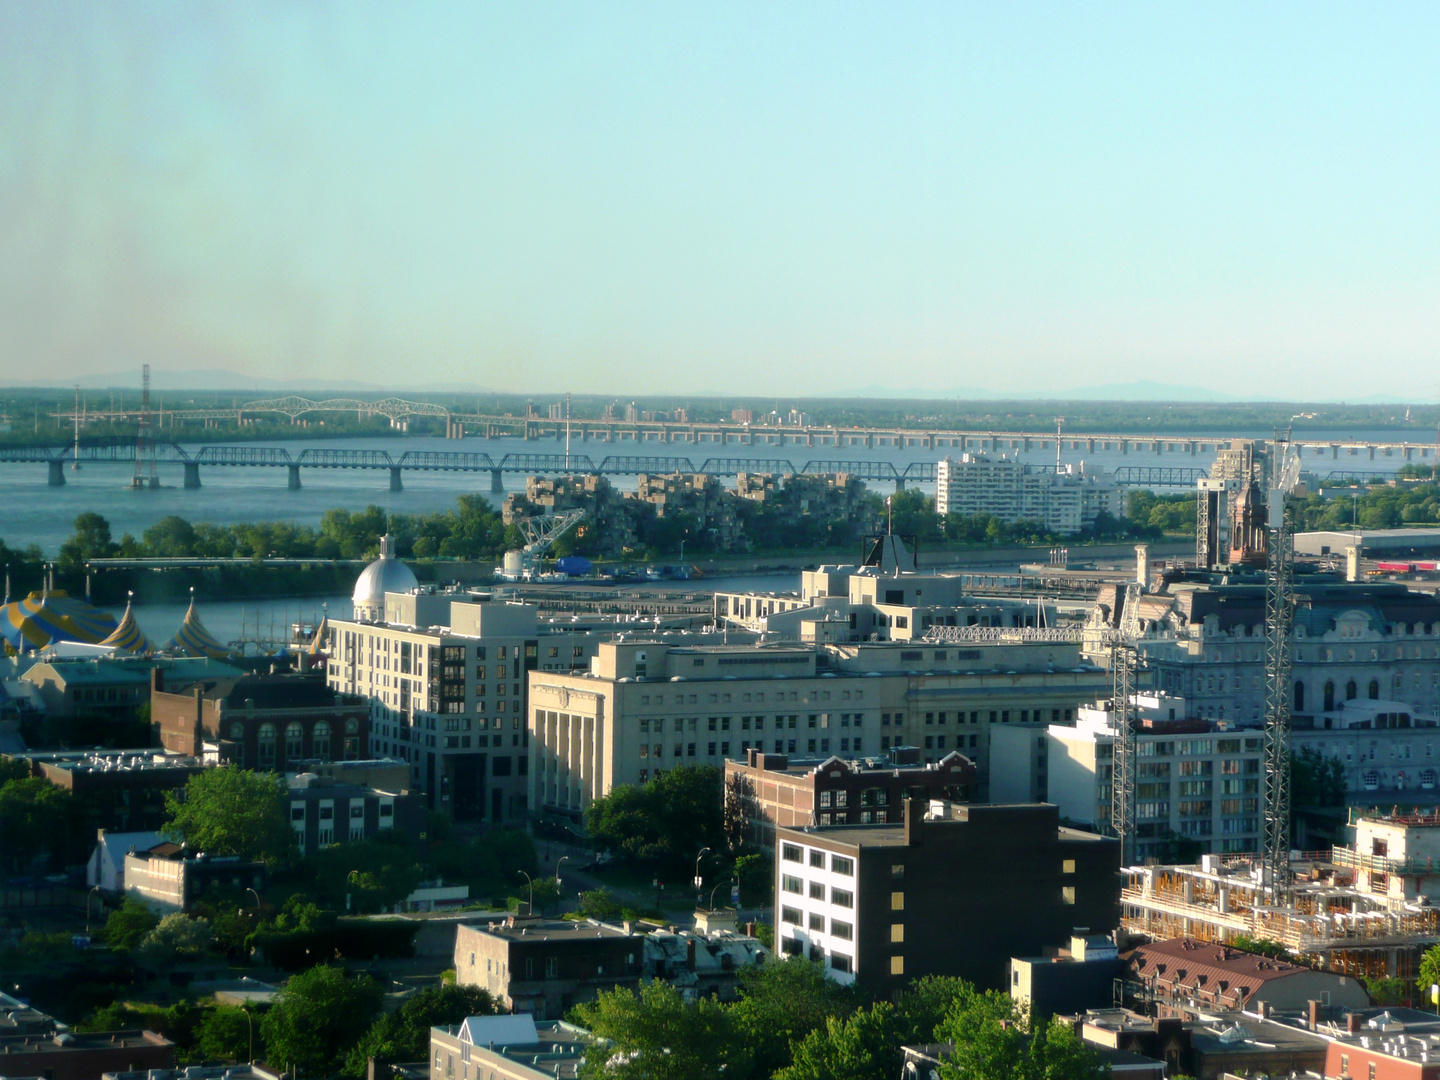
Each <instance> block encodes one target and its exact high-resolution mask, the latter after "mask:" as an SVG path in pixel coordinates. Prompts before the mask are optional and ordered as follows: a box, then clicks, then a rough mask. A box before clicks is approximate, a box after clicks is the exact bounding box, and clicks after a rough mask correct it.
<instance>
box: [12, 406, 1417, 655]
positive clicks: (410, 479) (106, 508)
mask: <svg viewBox="0 0 1440 1080" xmlns="http://www.w3.org/2000/svg"><path fill="white" fill-rule="evenodd" d="M1418 435H1419V433H1414V434H1412V433H1409V432H1406V433H1404V434H1401V433H1398V432H1395V431H1384V432H1381V431H1376V432H1345V433H1343V434H1342V435H1340V436H1339V437H1340V438H1344V439H1364V440H1376V441H1379V440H1386V441H1399V440H1401V439H1403V438H1407V437H1408V438H1411V439H1417V438H1418ZM1041 437H1043V436H1040V435H1037V436H1036V438H1037V439H1038V438H1041ZM1230 437H1252V438H1255V437H1264V436H1263V434H1262V433H1241V434H1240V435H1238V436H1200V435H1194V434H1188V435H1179V434H1177V435H1176V436H1175V438H1176V439H1181V438H1185V439H1195V438H1202V439H1203V438H1230ZM1328 437H1330V438H1335V437H1336V436H1335V435H1334V434H1333V433H1331V434H1329V435H1328ZM1295 438H1296V439H1297V440H1300V441H1304V439H1305V433H1303V432H1301V431H1298V430H1297V431H1296V433H1295ZM1320 438H1321V436H1316V441H1319V440H1320ZM245 445H247V446H261V445H269V446H282V447H284V448H286V449H287V450H289V452H290V454H291V456H292V457H295V456H298V454H299V452H300V451H301V450H303V449H304V448H306V447H307V446H314V447H322V448H324V449H328V450H347V449H355V450H385V451H387V452H389V454H390V455H391V456H392V457H398V456H399V455H400V454H402V453H404V452H405V451H407V450H414V451H420V450H438V451H455V450H470V451H484V452H486V453H488V454H489V455H490V456H491V457H492V458H493V459H495V460H496V461H498V460H499V459H500V458H501V457H502V456H503V455H504V454H506V453H555V452H557V451H559V450H561V449H562V446H561V445H559V444H557V443H556V442H554V441H553V440H550V439H544V440H537V441H533V442H528V443H527V442H524V441H522V440H520V439H516V438H501V439H493V440H492V439H481V438H469V439H465V440H463V441H456V440H448V439H444V438H438V437H425V436H415V437H395V438H355V439H328V440H326V439H313V438H312V439H306V438H304V437H298V438H295V439H290V440H275V441H272V442H268V443H247V444H245ZM1068 445H1069V444H1068V442H1067V444H1066V446H1067V449H1065V450H1064V452H1063V460H1064V461H1066V462H1078V461H1081V460H1084V461H1085V462H1086V464H1087V465H1089V466H1092V467H1099V468H1107V469H1113V468H1117V467H1119V466H1121V465H1174V466H1182V467H1183V466H1209V465H1210V463H1211V461H1212V460H1213V459H1214V454H1213V452H1211V453H1208V454H1204V453H1202V454H1197V455H1193V456H1192V455H1189V454H1181V453H1166V454H1162V455H1156V454H1148V453H1134V452H1132V453H1131V454H1129V455H1122V454H1121V453H1119V452H1118V451H1110V452H1097V453H1094V454H1088V455H1087V454H1085V453H1083V452H1082V451H1079V450H1071V449H1068ZM1212 445H1213V444H1212ZM186 446H187V450H190V451H191V452H192V453H193V452H194V451H196V450H198V449H199V445H193V446H192V445H190V444H186ZM1052 446H1053V444H1052ZM571 449H572V451H573V452H574V453H577V454H588V455H589V456H590V457H591V458H592V459H593V460H595V461H596V462H598V461H599V460H600V459H601V458H602V457H604V456H606V455H607V454H616V455H642V454H643V455H653V456H676V457H686V458H689V459H690V460H691V461H692V462H693V463H694V464H695V465H696V466H697V467H698V466H699V465H700V464H701V463H702V461H703V460H704V459H705V458H706V457H711V456H726V455H728V456H731V457H740V458H746V457H756V458H759V457H766V458H783V459H787V460H789V461H791V462H793V464H794V465H795V467H796V468H797V469H798V468H802V467H803V466H804V465H805V463H806V462H807V461H810V460H812V459H817V458H824V459H827V460H839V461H857V462H860V461H889V462H891V463H892V464H894V465H895V466H896V468H897V469H900V470H903V469H904V468H905V466H907V465H909V464H911V463H912V462H925V461H934V460H937V459H938V458H939V456H940V452H937V451H934V450H924V449H920V448H915V447H906V448H899V447H876V448H872V449H865V448H861V447H838V448H837V447H833V446H827V447H818V446H817V447H814V448H807V447H795V446H785V447H778V446H753V447H752V446H743V445H736V444H733V443H732V444H731V445H728V446H721V445H719V444H715V443H702V444H700V445H698V446H696V445H692V444H688V443H678V442H677V443H671V444H668V445H667V444H661V443H653V442H651V443H641V444H636V443H631V442H616V443H607V442H598V441H591V442H581V441H579V440H576V441H575V442H574V443H573V444H572V447H571ZM1021 457H1022V458H1023V459H1024V460H1026V461H1029V462H1033V463H1035V464H1040V465H1044V464H1053V463H1054V460H1055V455H1054V450H1053V449H1050V450H1038V449H1037V450H1032V451H1030V452H1029V453H1021ZM1304 464H1305V466H1306V467H1307V468H1309V469H1312V470H1314V471H1315V473H1316V474H1317V475H1318V476H1321V477H1323V476H1324V475H1325V474H1326V473H1327V472H1329V471H1330V470H1332V469H1346V470H1351V471H1357V472H1359V471H1371V472H1393V471H1394V470H1395V469H1396V468H1397V467H1398V466H1399V465H1401V464H1403V461H1402V460H1400V459H1397V458H1377V459H1375V460H1374V461H1371V460H1370V459H1369V458H1368V456H1366V455H1356V456H1349V455H1342V457H1341V458H1340V459H1339V460H1338V461H1337V460H1332V459H1331V458H1330V456H1329V455H1328V454H1327V455H1325V456H1320V455H1315V456H1314V457H1313V458H1312V457H1309V456H1307V458H1306V459H1305V462H1304ZM131 471H132V470H131V467H130V466H126V465H95V464H87V465H85V466H84V467H83V468H81V469H79V470H78V471H74V470H69V469H67V470H66V473H65V479H66V483H65V486H63V487H51V486H50V485H49V484H48V482H47V479H48V473H47V469H46V466H44V465H17V464H9V463H6V464H3V465H0V506H3V507H4V511H3V513H0V538H3V539H4V541H5V542H6V543H7V544H9V545H10V546H11V547H24V546H26V545H28V544H39V545H40V547H41V548H42V549H43V550H44V552H45V553H46V554H47V555H54V554H55V553H56V551H57V550H58V549H59V547H60V544H61V543H62V542H63V541H64V540H65V538H66V537H67V536H69V535H70V533H71V530H72V527H73V523H74V520H75V518H76V516H77V515H79V514H82V513H85V512H86V511H91V510H93V511H97V512H99V513H101V514H104V515H105V517H106V518H108V519H109V521H110V524H111V528H112V530H113V532H114V535H115V537H116V538H117V539H118V538H119V537H120V536H121V535H122V534H123V533H127V532H128V533H132V534H134V535H136V536H139V535H140V534H141V533H143V532H144V530H145V529H146V528H147V527H148V526H150V525H151V524H153V523H154V522H156V521H157V520H159V519H160V518H162V517H165V516H166V515H169V514H177V515H179V516H181V517H183V518H186V519H188V520H190V521H213V522H224V523H229V522H240V521H273V520H284V521H291V522H294V523H297V524H308V525H315V524H318V523H319V521H320V518H321V516H322V515H323V514H324V513H325V511H326V510H329V509H331V508H334V507H342V508H346V509H350V510H360V509H363V508H364V507H366V506H369V505H376V506H381V507H383V508H385V509H386V510H388V511H391V512H394V513H407V514H415V513H428V512H433V511H437V510H444V509H447V508H449V507H451V506H453V505H454V503H455V497H456V496H457V495H460V494H464V493H471V494H478V495H480V496H482V497H483V498H486V499H489V500H491V501H493V502H497V503H498V501H499V500H500V499H502V498H503V496H502V495H498V494H492V493H491V491H490V475H489V473H445V472H417V471H410V470H407V471H406V472H405V473H404V490H403V491H398V492H392V491H390V490H389V473H388V472H387V471H385V470H370V469H322V468H307V469H304V470H302V474H301V477H302V484H303V486H302V487H301V489H300V490H298V491H291V490H289V489H288V488H287V486H286V470H284V469H279V468H261V467H254V468H246V467H220V466H210V467H204V468H203V469H202V475H201V482H202V485H203V486H202V487H201V488H200V489H199V490H189V491H187V490H185V489H184V488H183V487H182V486H181V485H182V481H183V478H182V475H181V468H180V466H179V465H165V464H162V465H161V466H160V480H161V485H162V486H161V487H160V488H159V489H158V490H150V489H145V490H135V489H132V488H131V487H130V486H129V479H130V475H131ZM503 476H504V483H505V488H506V490H507V491H523V490H524V488H525V475H524V474H523V473H505V474H503ZM610 479H611V482H612V483H614V484H615V485H616V486H617V487H619V488H622V489H626V488H628V489H629V490H634V486H635V480H634V477H628V476H613V477H611V478H610ZM920 486H921V487H922V489H923V487H924V486H923V485H920ZM878 487H879V488H880V490H882V491H886V492H888V490H889V488H890V485H889V484H882V485H878ZM932 487H933V485H932ZM716 584H717V582H714V581H710V580H708V579H707V581H706V583H705V585H706V587H709V588H713V587H715V586H716ZM797 585H798V582H790V581H788V580H787V581H783V582H782V581H777V580H776V579H773V578H772V579H768V580H766V581H765V582H764V583H763V584H762V583H754V584H750V583H744V584H742V583H740V582H736V581H727V582H725V583H724V585H723V587H725V588H749V587H754V588H767V589H789V588H794V587H796V586H797ZM687 587H689V586H688V585H687ZM321 607H322V601H321V600H318V599H308V600H305V601H303V602H298V603H297V602H295V601H291V602H290V603H289V604H288V605H286V604H283V603H279V602H276V603H268V602H263V601H262V602H258V603H251V604H245V603H242V602H226V603H210V604H207V606H206V608H205V612H206V613H205V619H206V622H207V625H209V626H210V629H211V631H212V632H213V633H215V634H216V636H218V637H220V638H221V640H229V639H230V638H233V637H236V636H238V635H239V634H240V631H241V621H242V614H243V620H244V623H245V626H246V627H248V628H251V629H252V631H253V627H254V626H255V620H256V619H257V618H258V619H259V620H260V625H261V628H262V630H264V629H268V626H269V625H270V623H271V622H272V621H273V622H274V624H275V625H276V626H277V627H279V626H284V625H286V624H288V622H289V621H291V620H293V619H296V618H299V619H301V620H303V621H309V620H310V619H311V618H313V617H315V616H317V615H318V614H320V612H321ZM329 610H330V611H331V612H332V613H333V614H335V615H338V616H342V617H343V616H348V615H349V614H350V611H349V598H348V597H334V598H332V599H331V600H330V601H329ZM183 611H184V609H183V605H182V606H178V607H177V606H174V605H168V604H156V605H148V606H147V607H145V608H144V609H143V613H142V614H141V615H140V622H141V625H142V627H143V628H144V629H145V631H146V633H148V634H150V635H151V636H152V637H154V638H157V639H159V640H162V641H163V640H165V639H166V638H168V637H169V636H170V634H172V633H173V632H174V629H175V627H176V626H177V625H178V624H179V621H180V618H181V616H182V615H183ZM267 636H268V635H267Z"/></svg>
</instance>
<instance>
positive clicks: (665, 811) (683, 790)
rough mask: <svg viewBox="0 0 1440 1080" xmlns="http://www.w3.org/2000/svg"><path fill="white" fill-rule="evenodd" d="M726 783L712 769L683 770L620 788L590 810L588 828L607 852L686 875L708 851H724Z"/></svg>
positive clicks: (685, 767) (586, 819) (697, 767)
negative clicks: (722, 794)
mask: <svg viewBox="0 0 1440 1080" xmlns="http://www.w3.org/2000/svg"><path fill="white" fill-rule="evenodd" d="M722 782H723V777H722V774H721V772H720V770H719V769H716V768H715V767H713V766H711V765H682V766H680V767H679V768H676V769H669V770H666V771H665V772H664V773H662V774H661V775H660V776H657V777H656V778H655V779H653V780H651V781H649V782H648V783H645V784H639V785H636V784H619V785H617V786H616V787H614V788H612V789H611V790H610V793H609V794H608V795H605V796H603V797H601V798H599V799H596V800H594V801H593V802H592V803H591V804H590V805H589V806H588V807H586V809H585V825H586V828H588V829H589V830H590V835H591V836H592V837H594V839H595V842H596V843H597V844H598V845H600V846H601V847H602V848H606V849H608V850H611V851H616V852H619V853H620V854H621V855H623V856H625V857H626V858H630V859H639V860H645V861H649V862H655V863H658V864H660V865H661V866H663V867H664V868H666V869H667V870H671V871H684V870H686V869H687V868H688V867H691V866H693V865H694V862H695V857H696V855H697V854H698V853H699V852H700V850H701V849H702V848H705V847H710V848H715V849H720V848H722V847H723V846H724V843H725V832H724V810H723V806H722V800H721V788H722Z"/></svg>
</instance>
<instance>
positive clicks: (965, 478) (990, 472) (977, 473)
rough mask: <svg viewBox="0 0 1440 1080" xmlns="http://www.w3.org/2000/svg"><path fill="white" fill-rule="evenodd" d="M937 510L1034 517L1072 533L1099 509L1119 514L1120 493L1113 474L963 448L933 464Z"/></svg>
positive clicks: (968, 514)
mask: <svg viewBox="0 0 1440 1080" xmlns="http://www.w3.org/2000/svg"><path fill="white" fill-rule="evenodd" d="M935 509H936V511H937V512H938V513H940V514H959V515H961V516H963V517H973V516H976V515H979V514H988V515H990V516H991V517H995V518H998V519H999V520H1001V521H1004V522H1006V523H1007V524H1008V523H1013V522H1016V521H1038V522H1040V523H1041V524H1043V525H1044V526H1045V527H1046V528H1047V529H1050V530H1051V531H1053V532H1058V533H1076V532H1080V531H1081V530H1082V529H1085V528H1088V527H1089V526H1091V525H1093V524H1094V523H1095V519H1096V517H1097V516H1099V515H1100V514H1102V513H1105V514H1110V515H1111V516H1112V517H1120V516H1122V514H1123V512H1124V501H1123V498H1122V493H1121V491H1120V489H1119V487H1118V486H1116V483H1115V478H1114V476H1113V475H1112V474H1110V473H1108V472H1104V471H1096V470H1089V471H1087V470H1086V469H1085V466H1084V464H1083V463H1082V464H1079V465H1065V466H1062V467H1061V468H1060V469H1059V470H1058V471H1057V470H1054V469H1044V468H1038V467H1036V466H1033V465H1026V464H1024V463H1023V462H1021V461H1020V460H1019V459H1018V458H1011V457H1007V456H1005V455H1003V454H1002V455H1000V456H999V457H995V458H992V457H990V456H988V455H986V454H976V453H964V454H961V455H960V456H959V457H958V458H950V457H947V458H945V459H943V460H942V461H941V462H940V464H939V465H938V466H937V467H936V473H935Z"/></svg>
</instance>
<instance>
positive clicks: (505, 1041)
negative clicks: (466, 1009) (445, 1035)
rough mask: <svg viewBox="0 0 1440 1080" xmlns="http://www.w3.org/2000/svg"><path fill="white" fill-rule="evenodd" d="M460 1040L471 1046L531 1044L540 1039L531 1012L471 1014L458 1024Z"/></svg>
mask: <svg viewBox="0 0 1440 1080" xmlns="http://www.w3.org/2000/svg"><path fill="white" fill-rule="evenodd" d="M460 1041H461V1042H468V1043H470V1044H471V1045H472V1046H489V1045H491V1044H494V1045H497V1046H533V1045H534V1044H535V1043H538V1042H539V1041H540V1033H539V1032H538V1031H536V1030H535V1017H534V1016H533V1015H532V1014H531V1013H512V1014H511V1015H509V1016H471V1017H469V1018H468V1019H466V1020H465V1021H464V1022H463V1023H462V1024H461V1025H460Z"/></svg>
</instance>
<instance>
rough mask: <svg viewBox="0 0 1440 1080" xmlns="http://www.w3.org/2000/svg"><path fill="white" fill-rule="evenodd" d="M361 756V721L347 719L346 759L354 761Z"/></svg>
mask: <svg viewBox="0 0 1440 1080" xmlns="http://www.w3.org/2000/svg"><path fill="white" fill-rule="evenodd" d="M359 756H360V721H359V720H355V719H350V720H346V721H345V760H346V761H354V760H355V759H356V758H358V757H359Z"/></svg>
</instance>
